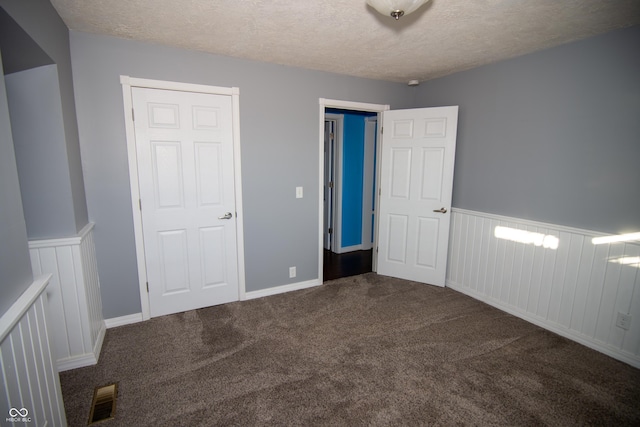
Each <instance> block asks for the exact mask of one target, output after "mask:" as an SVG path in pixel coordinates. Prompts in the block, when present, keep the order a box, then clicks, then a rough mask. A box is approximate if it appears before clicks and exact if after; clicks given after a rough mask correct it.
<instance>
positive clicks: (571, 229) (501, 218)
mask: <svg viewBox="0 0 640 427" xmlns="http://www.w3.org/2000/svg"><path fill="white" fill-rule="evenodd" d="M451 212H457V213H461V214H466V215H480V216H483V217H485V218H490V219H495V220H496V221H503V222H505V221H506V222H517V223H519V224H524V225H530V226H532V227H544V228H551V229H553V230H558V231H566V232H567V233H576V234H586V235H594V236H608V234H606V233H602V232H600V231H594V230H587V229H584V228H575V227H569V226H567V225H558V224H552V223H550V222H542V221H535V220H532V219H521V218H516V217H512V216H506V215H498V214H492V213H487V212H480V211H472V210H468V209H460V208H451Z"/></svg>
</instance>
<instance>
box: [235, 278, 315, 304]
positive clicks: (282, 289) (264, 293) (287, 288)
mask: <svg viewBox="0 0 640 427" xmlns="http://www.w3.org/2000/svg"><path fill="white" fill-rule="evenodd" d="M320 285H322V282H321V281H319V280H318V279H313V280H307V281H305V282H298V283H291V284H288V285H282V286H276V287H273V288H267V289H260V290H259V291H251V292H247V293H246V294H245V298H244V300H245V301H248V300H252V299H256V298H262V297H268V296H271V295H277V294H283V293H286V292H292V291H299V290H301V289H308V288H313V287H314V286H320Z"/></svg>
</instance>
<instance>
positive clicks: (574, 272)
mask: <svg viewBox="0 0 640 427" xmlns="http://www.w3.org/2000/svg"><path fill="white" fill-rule="evenodd" d="M497 227H507V228H512V229H516V230H518V233H519V232H520V231H523V232H525V233H526V232H530V233H535V234H536V235H544V236H553V237H555V238H556V240H557V245H556V246H553V245H551V246H546V247H545V245H543V244H542V242H540V241H538V242H537V244H535V241H534V240H531V241H529V240H525V241H524V243H523V242H522V241H520V240H519V239H517V238H516V239H514V240H511V239H510V238H509V237H507V238H503V236H500V235H498V236H496V234H495V230H496V229H497ZM518 233H516V234H515V235H514V236H521V234H518ZM604 235H606V234H603V233H600V232H595V231H590V230H583V229H579V228H574V227H567V226H562V225H556V224H549V223H543V222H537V221H532V220H525V219H518V218H513V217H507V216H502V215H496V214H489V213H483V212H476V211H470V210H465V209H458V208H453V209H452V222H451V233H450V236H449V240H450V244H449V253H448V265H447V280H446V286H447V287H449V288H451V289H453V290H455V291H458V292H461V293H464V294H466V295H469V296H471V297H472V298H475V299H478V300H480V301H483V302H485V303H487V304H489V305H492V306H494V307H496V308H498V309H500V310H502V311H505V312H507V313H510V314H512V315H514V316H516V317H520V318H521V319H524V320H526V321H528V322H530V323H533V324H535V325H537V326H540V327H542V328H544V329H547V330H549V331H552V332H554V333H557V334H558V335H561V336H563V337H565V338H568V339H571V340H573V341H576V342H578V343H580V344H582V345H584V346H586V347H589V348H591V349H594V350H596V351H599V352H601V353H603V354H606V355H608V356H610V357H613V358H615V359H617V360H620V361H622V362H624V363H628V364H629V365H631V366H634V367H636V368H640V334H639V333H638V330H640V271H639V268H640V266H638V265H634V264H633V263H626V262H621V261H620V260H623V259H635V258H637V257H638V256H640V244H638V243H637V242H618V243H606V244H597V245H596V244H593V242H592V239H593V237H597V236H604ZM619 313H622V314H626V315H629V316H630V317H631V323H630V326H629V328H628V329H622V328H620V327H618V326H617V325H616V322H617V317H618V315H619Z"/></svg>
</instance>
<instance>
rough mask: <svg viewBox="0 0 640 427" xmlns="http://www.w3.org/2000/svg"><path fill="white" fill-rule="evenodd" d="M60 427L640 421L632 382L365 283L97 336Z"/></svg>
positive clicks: (570, 354)
mask: <svg viewBox="0 0 640 427" xmlns="http://www.w3.org/2000/svg"><path fill="white" fill-rule="evenodd" d="M61 382H62V391H63V396H64V402H65V407H66V410H67V418H68V421H69V425H71V426H81V425H86V424H87V418H88V416H89V405H90V403H91V398H92V395H93V389H94V388H95V387H96V386H101V385H106V384H108V383H111V382H118V386H119V390H118V392H119V397H118V401H117V410H116V417H115V418H114V419H112V420H109V421H105V422H103V423H101V424H100V425H101V426H104V427H109V426H215V425H221V426H229V425H240V426H250V425H273V426H282V425H304V426H307V425H349V426H353V425H380V426H387V425H388V426H397V425H443V426H449V425H509V426H515V425H518V426H520V425H554V426H571V425H614V426H620V425H636V426H637V425H640V370H637V369H634V368H632V367H630V366H628V365H626V364H624V363H621V362H618V361H616V360H614V359H611V358H609V357H608V356H605V355H602V354H600V353H598V352H595V351H592V350H590V349H588V348H586V347H584V346H581V345H579V344H577V343H574V342H572V341H569V340H567V339H564V338H562V337H559V336H557V335H555V334H553V333H550V332H547V331H545V330H543V329H540V328H538V327H536V326H534V325H532V324H529V323H527V322H525V321H523V320H520V319H518V318H516V317H513V316H511V315H509V314H506V313H503V312H501V311H499V310H497V309H494V308H492V307H490V306H488V305H486V304H484V303H481V302H478V301H476V300H473V299H471V298H469V297H467V296H465V295H462V294H460V293H457V292H455V291H452V290H450V289H446V288H445V289H443V288H436V287H432V286H428V285H422V284H418V283H414V282H408V281H403V280H399V279H390V278H385V277H382V276H378V275H376V274H373V273H370V274H365V275H362V276H355V277H349V278H344V279H338V280H335V281H332V282H328V283H326V284H325V285H323V286H320V287H316V288H312V289H307V290H303V291H297V292H291V293H287V294H281V295H276V296H272V297H266V298H262V299H257V300H251V301H244V302H237V303H232V304H227V305H223V306H217V307H211V308H206V309H201V310H196V311H189V312H186V313H182V314H177V315H171V316H165V317H160V318H156V319H152V320H150V321H148V322H143V323H138V324H135V325H129V326H123V327H119V328H114V329H110V330H108V331H107V335H106V338H105V341H104V345H103V348H102V354H101V356H100V361H99V363H98V364H97V365H96V366H92V367H87V368H81V369H76V370H72V371H67V372H63V373H62V374H61Z"/></svg>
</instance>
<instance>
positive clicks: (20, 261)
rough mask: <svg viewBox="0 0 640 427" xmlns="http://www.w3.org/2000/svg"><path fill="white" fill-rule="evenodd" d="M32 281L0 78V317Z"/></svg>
mask: <svg viewBox="0 0 640 427" xmlns="http://www.w3.org/2000/svg"><path fill="white" fill-rule="evenodd" d="M0 69H2V55H1V52H0ZM32 281H33V276H32V274H31V261H30V258H29V249H28V248H27V228H26V224H25V222H24V215H23V212H22V200H21V199H20V184H19V182H18V170H17V167H16V161H15V155H14V150H13V138H12V135H11V123H10V120H9V107H8V105H7V95H6V90H5V85H4V79H2V78H0V316H2V315H3V314H4V313H6V311H7V310H8V309H9V307H11V305H12V304H13V303H14V302H15V301H16V300H17V299H18V297H19V296H20V295H22V293H23V292H24V291H25V290H26V289H27V287H28V286H29V285H30V284H31V283H32Z"/></svg>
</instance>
